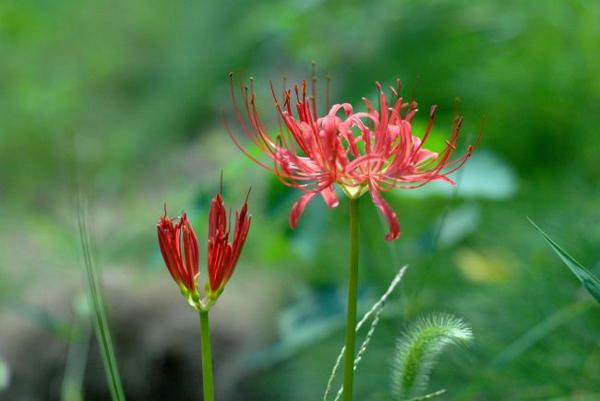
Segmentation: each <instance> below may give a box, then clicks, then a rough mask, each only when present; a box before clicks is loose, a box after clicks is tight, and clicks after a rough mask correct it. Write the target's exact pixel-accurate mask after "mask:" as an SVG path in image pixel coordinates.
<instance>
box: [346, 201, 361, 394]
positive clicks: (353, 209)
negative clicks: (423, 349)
mask: <svg viewBox="0 0 600 401" xmlns="http://www.w3.org/2000/svg"><path fill="white" fill-rule="evenodd" d="M357 292H358V199H350V279H349V282H348V311H347V316H346V349H345V352H344V385H343V401H352V390H353V385H354V353H355V347H356V303H357Z"/></svg>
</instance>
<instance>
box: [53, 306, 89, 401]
mask: <svg viewBox="0 0 600 401" xmlns="http://www.w3.org/2000/svg"><path fill="white" fill-rule="evenodd" d="M78 298H79V297H78ZM82 301H83V302H79V300H75V302H73V304H74V309H75V313H74V316H73V331H74V332H76V333H74V334H73V335H72V336H71V339H70V341H69V348H68V350H67V361H66V364H65V374H64V377H63V381H62V386H61V396H60V399H61V401H83V400H84V392H83V378H84V374H85V364H86V361H87V356H88V349H89V346H90V340H91V337H92V325H91V319H90V317H91V316H90V312H91V311H90V310H89V303H88V302H87V298H84V299H83V300H82Z"/></svg>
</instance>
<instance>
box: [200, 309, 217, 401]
mask: <svg viewBox="0 0 600 401" xmlns="http://www.w3.org/2000/svg"><path fill="white" fill-rule="evenodd" d="M200 335H201V340H202V388H203V391H204V393H203V394H204V397H203V401H214V400H215V389H214V384H213V366H212V350H211V344H210V323H209V321H208V311H200Z"/></svg>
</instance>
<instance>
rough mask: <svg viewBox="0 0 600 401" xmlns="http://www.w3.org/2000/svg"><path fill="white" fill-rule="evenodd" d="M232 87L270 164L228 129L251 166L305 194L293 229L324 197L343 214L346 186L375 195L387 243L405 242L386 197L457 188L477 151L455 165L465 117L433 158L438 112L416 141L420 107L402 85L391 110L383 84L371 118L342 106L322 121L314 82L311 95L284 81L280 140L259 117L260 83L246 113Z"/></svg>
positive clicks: (243, 119)
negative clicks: (457, 177) (433, 185)
mask: <svg viewBox="0 0 600 401" xmlns="http://www.w3.org/2000/svg"><path fill="white" fill-rule="evenodd" d="M230 81H231V97H232V100H233V109H234V113H235V115H236V118H237V119H238V120H239V123H240V125H241V127H242V130H243V131H244V133H245V134H246V136H247V137H248V138H249V139H250V141H251V142H252V143H253V144H254V145H255V146H256V147H258V148H259V149H260V150H261V151H262V153H264V154H265V155H266V156H267V158H268V159H270V162H269V161H267V162H264V161H261V160H258V159H257V158H255V157H254V156H252V155H250V153H249V152H248V151H247V150H246V149H245V148H244V146H242V144H241V143H240V141H239V139H238V138H236V136H235V135H234V134H233V132H232V130H231V129H230V127H229V125H228V124H227V121H225V124H226V126H227V130H228V132H229V135H230V136H231V138H232V139H233V141H234V142H235V144H236V145H237V147H238V148H240V150H241V151H242V152H244V153H245V154H246V155H247V156H248V157H249V158H250V159H251V160H253V161H254V162H255V163H256V164H258V165H260V166H261V167H263V168H265V169H267V170H269V171H271V172H273V173H274V174H275V176H276V177H277V178H278V179H279V180H280V181H281V182H282V183H283V184H285V185H287V186H290V187H293V188H297V189H299V190H301V191H303V192H304V195H302V196H301V197H300V199H298V201H296V203H295V204H294V205H293V206H292V210H291V212H290V216H289V223H290V226H291V227H292V228H295V227H296V225H297V224H298V219H299V217H300V216H301V215H302V212H303V211H304V208H305V207H306V205H307V203H308V202H309V201H310V200H311V199H312V198H313V197H314V196H315V195H317V194H320V195H321V196H322V197H323V199H324V201H325V203H326V204H327V206H329V207H336V206H338V204H339V202H338V199H337V196H336V194H335V184H338V185H339V186H340V188H341V189H342V190H343V192H344V193H345V194H346V195H347V196H348V197H350V198H358V197H360V196H362V195H363V194H365V193H366V192H367V191H368V192H369V193H370V195H371V199H372V200H373V203H374V204H375V206H376V207H377V208H378V209H379V211H380V212H381V213H382V214H383V216H384V217H385V219H386V220H387V222H388V225H389V232H388V233H387V235H386V239H387V240H393V239H396V238H398V237H399V236H400V225H399V223H398V219H397V217H396V213H395V212H394V210H393V209H392V208H391V207H390V206H389V205H388V203H387V202H386V201H385V200H384V199H383V197H382V195H381V192H386V191H390V190H392V189H394V188H405V189H413V188H418V187H421V186H423V185H425V184H427V183H428V182H431V181H445V182H448V183H450V184H452V185H455V183H454V182H453V181H452V180H451V179H450V178H449V177H448V175H449V174H450V173H452V172H453V171H455V170H457V169H459V168H460V167H461V166H462V165H463V164H464V163H465V162H466V160H467V159H468V158H469V156H470V155H471V153H472V152H473V149H474V148H475V146H476V145H470V146H469V147H468V149H467V151H466V152H465V153H464V154H463V155H461V156H459V157H457V158H454V159H452V158H451V156H452V155H453V153H454V151H455V150H456V148H457V140H458V135H459V132H460V128H461V125H462V121H463V120H462V117H458V118H456V119H455V121H454V124H453V127H452V133H451V135H450V138H449V139H448V140H447V141H446V147H445V148H444V149H443V150H442V151H441V152H439V153H436V152H432V151H430V150H427V149H426V148H425V147H424V144H425V142H426V140H427V138H428V136H429V133H430V131H431V128H432V127H433V121H434V117H435V112H436V106H433V107H432V108H431V111H430V113H429V122H428V124H427V127H426V129H425V132H424V134H423V136H422V137H421V138H419V137H417V136H415V135H413V132H412V127H411V122H412V120H413V118H414V116H415V114H416V112H417V103H416V102H414V101H410V102H405V101H403V99H402V97H401V96H400V95H399V91H400V85H399V81H398V86H397V88H392V96H391V98H392V100H391V102H389V103H388V99H387V98H386V95H385V94H384V92H383V90H382V87H381V85H380V84H379V83H376V85H377V90H378V94H379V98H378V107H377V109H376V108H375V107H373V105H372V103H371V102H370V101H369V100H367V99H366V98H363V102H364V104H365V106H366V111H362V112H355V111H354V109H353V107H352V105H350V104H349V103H341V104H335V105H333V106H332V107H331V108H329V106H327V108H328V109H329V111H328V112H327V113H326V114H324V115H322V116H319V113H318V110H317V101H316V89H315V87H316V84H315V81H316V79H315V78H314V77H313V80H312V85H311V88H310V90H309V89H307V82H306V81H302V82H301V83H300V84H299V85H295V86H294V87H293V88H286V86H285V81H284V86H283V91H282V94H281V95H278V94H277V93H276V91H275V89H274V87H273V84H271V92H272V94H273V99H274V100H275V109H276V111H277V115H278V119H279V130H278V132H277V134H276V135H275V136H273V135H272V134H270V133H269V132H268V131H267V129H266V128H265V125H264V124H263V123H262V120H261V118H260V116H259V113H258V111H257V108H256V103H255V92H254V87H253V80H252V79H251V80H250V85H249V87H247V88H244V89H243V91H242V98H243V102H242V103H243V107H242V108H240V105H239V102H238V99H237V97H236V95H235V90H234V84H233V77H232V74H230ZM309 92H310V93H309ZM327 97H328V96H327ZM292 103H294V107H292ZM242 109H243V111H242ZM293 109H295V112H294V111H293Z"/></svg>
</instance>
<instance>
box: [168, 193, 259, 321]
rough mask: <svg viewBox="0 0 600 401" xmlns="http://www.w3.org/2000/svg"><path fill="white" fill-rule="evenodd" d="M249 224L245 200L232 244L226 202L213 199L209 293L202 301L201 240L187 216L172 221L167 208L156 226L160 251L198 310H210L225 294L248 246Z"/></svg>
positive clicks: (221, 199) (209, 224)
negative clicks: (226, 287) (199, 250)
mask: <svg viewBox="0 0 600 401" xmlns="http://www.w3.org/2000/svg"><path fill="white" fill-rule="evenodd" d="M248 194H249V192H248ZM250 221H251V217H250V215H249V214H248V196H246V200H245V201H244V205H243V206H242V209H241V210H240V211H236V213H235V229H234V232H233V241H232V242H229V234H230V231H231V224H228V223H227V212H226V210H225V204H224V203H223V198H222V196H221V194H220V193H218V194H217V195H216V196H215V197H214V198H213V200H212V202H211V205H210V211H209V221H208V257H207V267H208V269H207V270H208V285H207V293H206V294H205V297H204V299H200V293H199V289H198V278H199V275H200V273H199V270H198V266H199V252H198V238H197V237H196V234H195V233H194V230H193V228H192V225H191V224H190V222H189V220H188V219H187V215H186V214H185V213H184V214H183V215H182V216H181V217H180V218H178V219H169V218H168V217H167V209H166V206H165V213H164V215H163V216H162V217H161V218H160V219H159V220H158V224H157V231H158V243H159V246H160V250H161V253H162V256H163V259H164V261H165V264H166V266H167V269H168V270H169V272H170V273H171V276H172V277H173V280H175V282H176V283H177V284H178V285H179V287H180V289H181V291H182V293H183V295H184V296H185V297H186V298H187V300H188V302H189V303H190V304H191V305H192V306H194V307H195V308H197V309H199V310H207V309H209V308H210V307H211V306H212V304H213V303H214V301H215V300H216V299H217V298H218V297H219V295H220V294H221V292H222V291H223V288H224V286H225V284H226V283H227V281H228V280H229V278H230V277H231V275H232V273H233V270H234V269H235V265H236V264H237V261H238V259H239V257H240V253H241V252H242V249H243V247H244V243H245V242H246V237H247V236H248V231H249V230H250ZM182 241H183V247H182V246H181V242H182Z"/></svg>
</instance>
